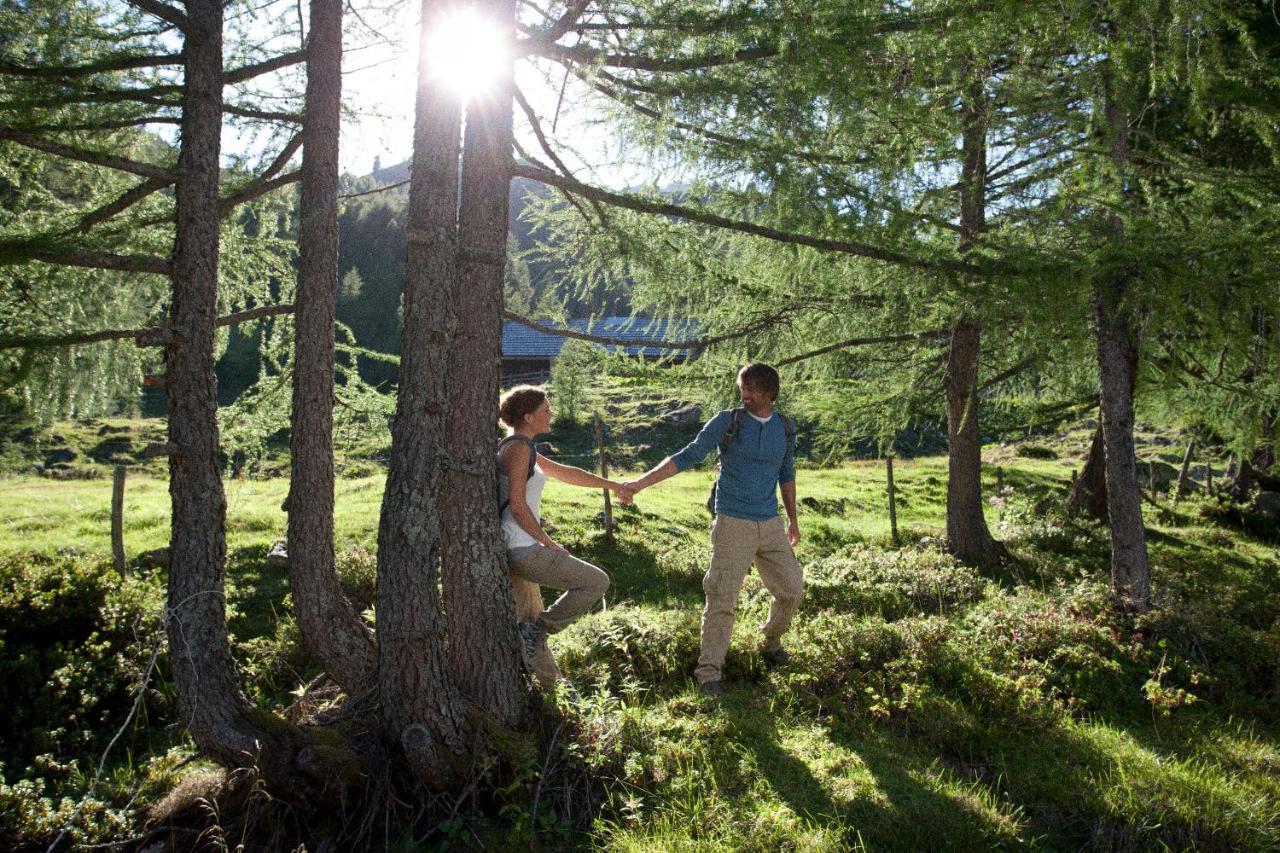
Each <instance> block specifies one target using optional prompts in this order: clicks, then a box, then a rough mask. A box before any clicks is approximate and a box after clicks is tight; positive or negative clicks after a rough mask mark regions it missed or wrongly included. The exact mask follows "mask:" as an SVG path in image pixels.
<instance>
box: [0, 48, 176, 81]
mask: <svg viewBox="0 0 1280 853" xmlns="http://www.w3.org/2000/svg"><path fill="white" fill-rule="evenodd" d="M180 64H182V54H181V53H161V54H155V55H153V56H137V55H136V54H128V55H125V56H109V57H105V58H103V59H99V60H97V61H95V62H86V63H84V64H83V65H40V66H36V67H27V66H25V65H18V64H17V63H14V62H6V61H3V60H0V74H11V75H13V76H14V77H31V78H36V79H66V78H73V77H89V76H91V75H94V74H102V73H104V72H107V71H129V70H132V69H135V68H156V67H160V66H164V65H180Z"/></svg>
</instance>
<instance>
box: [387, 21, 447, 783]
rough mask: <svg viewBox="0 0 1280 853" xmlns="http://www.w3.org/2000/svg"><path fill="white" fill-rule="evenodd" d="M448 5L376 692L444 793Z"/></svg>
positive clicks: (423, 106) (421, 172) (416, 138)
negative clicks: (444, 74)
mask: <svg viewBox="0 0 1280 853" xmlns="http://www.w3.org/2000/svg"><path fill="white" fill-rule="evenodd" d="M441 11H442V4H439V3H434V2H432V0H424V2H423V5H422V20H421V24H420V27H421V37H420V47H419V69H418V81H419V82H418V95H417V104H416V114H415V120H414V131H413V173H412V175H413V177H412V180H411V182H410V185H409V209H408V222H407V228H406V232H405V238H406V241H407V243H408V249H407V252H408V257H407V265H406V268H405V288H404V327H403V332H402V341H401V352H400V374H399V391H398V393H397V395H396V414H395V422H394V424H393V425H392V429H391V459H390V464H389V467H388V470H387V486H386V492H385V493H384V495H383V500H382V515H381V521H380V524H379V526H378V590H377V595H378V611H377V613H378V615H377V620H378V649H379V655H378V663H379V671H378V686H379V692H380V695H381V699H382V709H383V717H384V722H385V724H386V725H387V726H388V728H389V730H390V733H391V735H392V737H393V738H394V739H395V740H396V741H397V742H398V743H399V745H400V746H401V747H402V748H403V750H404V754H405V757H406V758H407V759H408V761H409V764H410V766H411V767H412V768H413V770H414V772H415V773H416V774H417V776H418V778H420V779H421V780H422V781H423V782H425V783H426V784H428V785H430V786H432V787H435V788H442V787H445V786H447V785H450V784H452V783H453V782H455V781H456V780H457V779H459V778H460V777H461V774H462V773H463V772H464V771H465V769H466V757H467V745H468V741H469V739H468V738H467V736H466V734H465V727H466V707H465V702H464V700H463V699H462V697H461V695H460V694H459V693H458V691H457V690H456V689H455V687H454V685H453V680H452V679H451V677H450V673H449V665H448V659H447V655H446V652H445V620H444V613H443V611H442V609H441V601H440V593H439V588H438V584H439V580H440V574H439V571H440V506H439V503H438V496H440V495H441V494H442V488H443V486H444V483H445V467H446V460H447V458H448V457H447V448H446V446H445V436H446V430H447V428H448V422H449V418H450V417H451V416H452V415H453V414H454V413H453V412H451V411H450V410H449V407H448V403H449V394H448V384H447V376H446V375H445V371H444V370H443V369H442V368H443V367H444V366H445V365H447V364H448V348H449V345H450V342H451V339H452V332H453V330H452V325H453V322H454V320H453V311H452V308H451V306H450V304H449V298H450V296H451V294H452V292H453V286H452V285H453V279H454V276H455V274H456V263H457V251H456V250H457V246H456V231H455V220H454V216H455V213H456V211H457V192H458V153H459V140H458V135H459V130H460V120H461V117H460V113H461V108H460V105H459V104H458V103H457V101H456V100H455V99H454V98H453V97H451V96H450V94H449V93H448V92H446V91H444V90H443V88H442V87H441V86H440V85H439V84H438V83H436V82H435V81H433V80H432V78H431V76H430V74H429V73H428V65H427V63H428V60H429V56H428V54H429V46H428V36H429V33H430V32H431V28H432V27H433V25H436V24H437V23H438V19H439V17H440V13H441Z"/></svg>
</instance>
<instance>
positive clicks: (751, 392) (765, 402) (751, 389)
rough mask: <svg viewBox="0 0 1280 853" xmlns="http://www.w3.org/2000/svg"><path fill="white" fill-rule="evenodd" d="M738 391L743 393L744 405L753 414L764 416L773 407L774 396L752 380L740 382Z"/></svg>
mask: <svg viewBox="0 0 1280 853" xmlns="http://www.w3.org/2000/svg"><path fill="white" fill-rule="evenodd" d="M738 393H739V394H741V395H742V405H743V407H745V408H746V410H747V411H748V412H750V413H751V414H753V415H760V416H762V417H763V415H764V413H765V412H768V411H771V410H772V409H773V397H771V396H770V395H769V394H768V393H767V392H766V391H763V390H761V389H760V388H757V387H756V386H755V385H753V384H751V383H750V382H739V383H738Z"/></svg>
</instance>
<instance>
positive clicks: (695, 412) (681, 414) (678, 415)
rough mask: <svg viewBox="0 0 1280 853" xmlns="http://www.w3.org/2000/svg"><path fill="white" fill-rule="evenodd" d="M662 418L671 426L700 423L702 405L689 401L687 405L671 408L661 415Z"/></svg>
mask: <svg viewBox="0 0 1280 853" xmlns="http://www.w3.org/2000/svg"><path fill="white" fill-rule="evenodd" d="M662 420H664V421H666V422H667V423H669V424H672V425H673V426H691V425H694V424H700V423H702V407H701V406H699V405H698V404H697V403H690V404H689V405H687V406H681V407H680V408H678V409H672V410H671V411H669V412H667V413H666V414H664V415H663V416H662Z"/></svg>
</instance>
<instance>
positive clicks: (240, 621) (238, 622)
mask: <svg viewBox="0 0 1280 853" xmlns="http://www.w3.org/2000/svg"><path fill="white" fill-rule="evenodd" d="M265 551H266V549H265V548H264V547H262V546H255V547H249V548H238V549H236V550H235V551H232V552H231V553H230V554H229V555H228V559H227V606H228V610H229V611H231V612H232V615H231V618H230V619H229V620H228V625H229V627H230V629H231V632H232V633H233V634H235V636H236V637H237V638H238V639H241V640H247V639H252V638H254V637H263V636H269V635H271V634H274V633H275V630H276V623H277V622H278V621H279V614H280V612H281V611H282V610H283V609H284V608H285V596H286V595H288V594H289V570H288V569H287V568H284V567H276V566H272V565H269V564H268V563H267V555H266V552H265Z"/></svg>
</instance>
